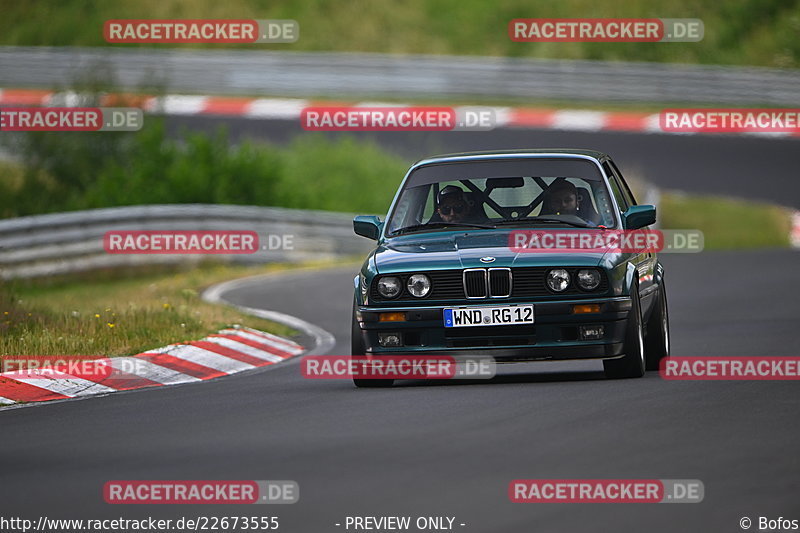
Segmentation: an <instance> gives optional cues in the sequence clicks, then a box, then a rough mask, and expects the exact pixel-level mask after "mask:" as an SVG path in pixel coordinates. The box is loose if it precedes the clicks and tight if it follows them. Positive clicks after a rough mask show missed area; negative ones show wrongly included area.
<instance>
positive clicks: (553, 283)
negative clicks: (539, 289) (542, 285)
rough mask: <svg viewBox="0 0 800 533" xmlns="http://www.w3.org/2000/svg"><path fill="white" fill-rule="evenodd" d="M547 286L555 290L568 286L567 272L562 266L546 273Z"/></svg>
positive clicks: (560, 290) (563, 289)
mask: <svg viewBox="0 0 800 533" xmlns="http://www.w3.org/2000/svg"><path fill="white" fill-rule="evenodd" d="M547 286H548V287H550V290H552V291H555V292H562V291H565V290H567V287H569V272H567V271H566V270H564V269H563V268H555V269H553V270H551V271H550V272H548V273H547Z"/></svg>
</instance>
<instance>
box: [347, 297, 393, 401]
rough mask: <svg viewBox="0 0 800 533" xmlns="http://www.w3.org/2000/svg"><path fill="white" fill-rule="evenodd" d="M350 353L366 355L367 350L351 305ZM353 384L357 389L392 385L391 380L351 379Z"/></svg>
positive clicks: (354, 309) (354, 308) (354, 310)
mask: <svg viewBox="0 0 800 533" xmlns="http://www.w3.org/2000/svg"><path fill="white" fill-rule="evenodd" d="M350 353H351V354H352V355H366V353H367V350H366V347H365V346H364V338H363V337H362V336H361V326H359V325H358V321H357V320H356V307H355V304H353V325H352V327H351V329H350ZM353 383H354V384H355V386H356V387H359V388H371V389H375V388H386V387H391V386H392V385H393V384H394V380H393V379H357V378H353Z"/></svg>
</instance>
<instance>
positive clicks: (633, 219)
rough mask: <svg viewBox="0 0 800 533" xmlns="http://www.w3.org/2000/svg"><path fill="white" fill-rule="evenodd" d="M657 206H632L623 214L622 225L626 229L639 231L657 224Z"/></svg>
mask: <svg viewBox="0 0 800 533" xmlns="http://www.w3.org/2000/svg"><path fill="white" fill-rule="evenodd" d="M655 221H656V206H654V205H632V206H630V207H629V208H628V210H627V211H625V212H624V213H623V214H622V225H623V226H624V227H625V229H639V228H643V227H645V226H649V225H650V224H655Z"/></svg>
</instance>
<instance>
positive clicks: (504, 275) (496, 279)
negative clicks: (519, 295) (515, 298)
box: [489, 268, 511, 298]
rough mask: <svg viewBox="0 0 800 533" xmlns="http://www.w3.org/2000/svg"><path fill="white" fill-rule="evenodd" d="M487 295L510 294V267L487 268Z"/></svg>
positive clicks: (499, 296) (504, 295) (506, 296)
mask: <svg viewBox="0 0 800 533" xmlns="http://www.w3.org/2000/svg"><path fill="white" fill-rule="evenodd" d="M489 295H490V296H491V297H492V298H508V297H509V296H511V269H509V268H490V269H489Z"/></svg>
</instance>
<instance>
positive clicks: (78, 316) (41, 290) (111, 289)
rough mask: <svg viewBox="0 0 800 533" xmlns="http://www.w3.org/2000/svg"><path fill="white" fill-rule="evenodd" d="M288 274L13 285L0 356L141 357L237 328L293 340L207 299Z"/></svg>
mask: <svg viewBox="0 0 800 533" xmlns="http://www.w3.org/2000/svg"><path fill="white" fill-rule="evenodd" d="M329 264H330V263H327V262H326V263H316V264H315V263H307V264H306V265H305V267H308V268H315V267H322V266H328V265H329ZM289 268H298V266H294V267H289V266H287V265H266V266H260V267H242V266H226V265H220V264H212V263H209V264H205V265H202V266H201V267H199V268H192V269H189V270H186V269H175V268H163V267H160V268H159V267H146V268H144V269H142V268H141V267H140V268H139V269H135V270H112V271H105V272H100V273H97V272H93V273H91V274H76V275H69V276H63V277H57V278H44V279H37V280H34V281H15V282H12V283H6V284H5V285H4V286H3V287H2V289H0V357H3V356H19V355H73V354H74V355H106V356H111V357H114V356H123V355H134V354H137V353H141V352H143V351H145V350H148V349H153V348H158V347H160V346H166V345H167V344H172V343H176V342H187V341H190V340H197V339H200V338H202V337H205V336H206V335H208V334H210V333H214V332H216V331H219V330H220V329H223V328H225V327H228V326H231V325H233V324H242V325H244V326H249V327H253V328H256V329H260V330H262V331H269V332H272V333H275V334H277V335H282V336H287V337H291V336H292V335H294V334H296V332H295V331H293V330H292V329H290V328H288V327H286V326H283V325H281V324H277V323H274V322H270V321H267V320H263V319H260V318H254V317H251V316H247V315H244V314H242V313H240V312H238V311H236V310H235V309H233V308H230V307H227V306H224V305H215V304H209V303H206V302H204V301H202V300H201V298H200V294H201V292H202V291H203V289H205V288H206V287H208V286H210V285H212V284H214V283H219V282H222V281H226V280H228V279H232V278H237V277H243V276H248V275H255V274H264V273H273V272H279V271H283V270H287V269H289Z"/></svg>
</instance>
